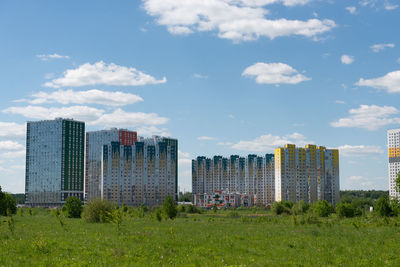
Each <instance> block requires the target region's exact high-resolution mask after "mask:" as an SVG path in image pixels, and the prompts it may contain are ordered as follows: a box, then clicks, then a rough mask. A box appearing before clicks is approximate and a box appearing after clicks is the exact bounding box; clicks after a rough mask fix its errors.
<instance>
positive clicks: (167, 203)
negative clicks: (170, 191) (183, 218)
mask: <svg viewBox="0 0 400 267" xmlns="http://www.w3.org/2000/svg"><path fill="white" fill-rule="evenodd" d="M162 210H163V213H164V215H165V217H166V218H169V219H173V218H175V217H176V215H177V214H178V209H177V208H176V203H175V201H174V200H173V199H172V197H171V196H167V197H166V198H165V200H164V204H163V206H162Z"/></svg>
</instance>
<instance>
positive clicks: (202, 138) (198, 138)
mask: <svg viewBox="0 0 400 267" xmlns="http://www.w3.org/2000/svg"><path fill="white" fill-rule="evenodd" d="M197 140H202V141H212V140H216V138H215V137H210V136H199V137H197Z"/></svg>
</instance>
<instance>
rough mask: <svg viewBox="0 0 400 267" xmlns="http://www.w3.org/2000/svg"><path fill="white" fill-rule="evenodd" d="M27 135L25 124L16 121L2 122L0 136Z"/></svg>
mask: <svg viewBox="0 0 400 267" xmlns="http://www.w3.org/2000/svg"><path fill="white" fill-rule="evenodd" d="M25 135H26V126H25V124H18V123H15V122H0V137H8V138H13V137H14V138H21V137H25Z"/></svg>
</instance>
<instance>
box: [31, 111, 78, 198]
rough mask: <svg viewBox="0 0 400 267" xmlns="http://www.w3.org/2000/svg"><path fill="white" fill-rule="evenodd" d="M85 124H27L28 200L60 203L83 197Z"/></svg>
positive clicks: (59, 121) (56, 121) (39, 122)
mask: <svg viewBox="0 0 400 267" xmlns="http://www.w3.org/2000/svg"><path fill="white" fill-rule="evenodd" d="M84 149H85V123H84V122H79V121H75V120H71V119H61V118H58V119H55V120H45V121H35V122H28V123H27V134H26V173H25V202H26V204H27V205H31V206H59V205H62V204H63V203H64V202H65V200H66V199H67V197H70V196H76V197H78V198H80V199H81V200H83V189H84V188H83V187H84V186H83V183H84V152H85V150H84Z"/></svg>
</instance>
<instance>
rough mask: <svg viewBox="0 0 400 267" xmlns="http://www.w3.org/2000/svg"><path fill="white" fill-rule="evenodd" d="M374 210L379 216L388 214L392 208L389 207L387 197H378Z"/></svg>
mask: <svg viewBox="0 0 400 267" xmlns="http://www.w3.org/2000/svg"><path fill="white" fill-rule="evenodd" d="M374 210H375V212H376V213H377V214H378V215H379V216H381V217H387V216H390V215H391V213H392V209H391V207H390V203H389V199H388V198H387V197H380V198H378V200H377V201H376V203H375V208H374Z"/></svg>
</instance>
